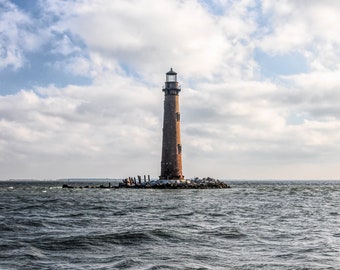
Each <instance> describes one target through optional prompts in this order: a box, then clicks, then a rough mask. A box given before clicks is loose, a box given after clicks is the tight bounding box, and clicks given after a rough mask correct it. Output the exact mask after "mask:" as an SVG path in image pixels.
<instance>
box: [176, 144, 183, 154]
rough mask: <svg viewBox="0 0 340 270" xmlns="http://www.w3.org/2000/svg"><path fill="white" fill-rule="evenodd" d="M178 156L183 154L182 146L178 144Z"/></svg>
mask: <svg viewBox="0 0 340 270" xmlns="http://www.w3.org/2000/svg"><path fill="white" fill-rule="evenodd" d="M177 150H178V154H180V153H182V145H180V144H177Z"/></svg>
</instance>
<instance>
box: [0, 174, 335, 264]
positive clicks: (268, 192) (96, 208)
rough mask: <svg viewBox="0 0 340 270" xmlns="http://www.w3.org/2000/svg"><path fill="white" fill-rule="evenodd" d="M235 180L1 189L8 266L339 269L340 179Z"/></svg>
mask: <svg viewBox="0 0 340 270" xmlns="http://www.w3.org/2000/svg"><path fill="white" fill-rule="evenodd" d="M102 183H103V181H102V182H100V181H98V182H97V184H102ZM229 183H230V184H231V186H232V188H231V189H213V190H207V189H206V190H149V189H148V190H136V189H62V188H61V186H62V183H59V182H8V181H7V182H0V269H1V270H3V269H340V181H339V182H336V181H334V182H330V181H328V182H321V181H320V182H317V181H313V182H304V181H301V182H289V181H280V182H266V181H262V182H260V181H258V182H251V181H249V182H247V181H243V182H229ZM77 185H79V183H78V184H77Z"/></svg>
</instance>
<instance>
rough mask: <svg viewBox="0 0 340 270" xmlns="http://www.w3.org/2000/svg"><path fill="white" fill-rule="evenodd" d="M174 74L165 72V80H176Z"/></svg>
mask: <svg viewBox="0 0 340 270" xmlns="http://www.w3.org/2000/svg"><path fill="white" fill-rule="evenodd" d="M176 80H177V79H176V75H175V74H167V75H166V81H167V82H176Z"/></svg>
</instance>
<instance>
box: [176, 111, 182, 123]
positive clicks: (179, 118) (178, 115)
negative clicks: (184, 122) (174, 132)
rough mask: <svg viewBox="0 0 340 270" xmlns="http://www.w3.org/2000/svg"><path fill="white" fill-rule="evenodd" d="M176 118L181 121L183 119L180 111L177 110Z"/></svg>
mask: <svg viewBox="0 0 340 270" xmlns="http://www.w3.org/2000/svg"><path fill="white" fill-rule="evenodd" d="M176 120H177V122H179V121H180V120H181V115H180V113H179V112H176Z"/></svg>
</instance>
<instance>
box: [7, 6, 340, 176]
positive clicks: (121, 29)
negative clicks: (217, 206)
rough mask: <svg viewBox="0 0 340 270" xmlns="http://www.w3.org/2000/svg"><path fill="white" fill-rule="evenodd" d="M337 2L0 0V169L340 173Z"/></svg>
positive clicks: (22, 172) (38, 172)
mask: <svg viewBox="0 0 340 270" xmlns="http://www.w3.org/2000/svg"><path fill="white" fill-rule="evenodd" d="M339 14H340V1H338V0H323V1H317V0H299V1H296V0H286V1H285V0H282V1H271V0H262V1H260V0H239V1H231V0H225V1H224V0H206V1H205V0H113V1H111V0H110V1H109V0H67V1H62V0H59V1H55V0H39V1H38V0H37V1H26V0H12V1H9V0H0V179H10V178H36V179H56V178H71V177H110V178H121V177H127V176H135V175H137V174H139V175H144V174H150V175H151V177H153V178H157V177H158V176H159V174H160V161H161V138H162V117H163V99H164V96H163V93H162V86H163V84H164V81H165V73H166V72H167V71H168V70H169V69H170V67H172V68H173V69H174V70H175V71H176V72H177V73H178V81H179V82H180V84H181V86H182V91H181V93H180V106H181V125H182V126H181V132H182V145H183V174H184V175H185V176H186V177H187V178H190V177H194V176H199V177H205V176H211V177H215V178H219V179H340V34H339V33H340V16H339Z"/></svg>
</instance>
